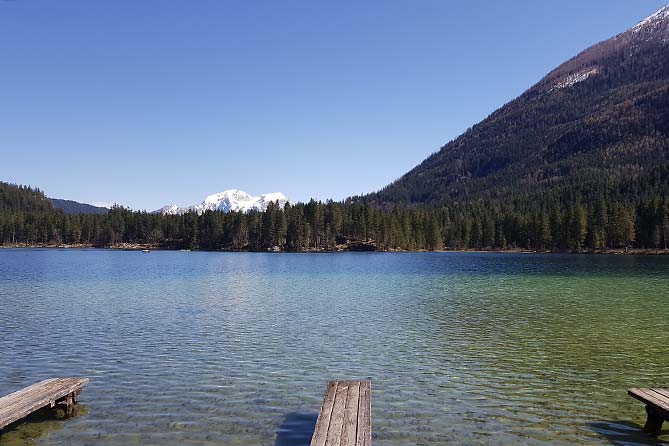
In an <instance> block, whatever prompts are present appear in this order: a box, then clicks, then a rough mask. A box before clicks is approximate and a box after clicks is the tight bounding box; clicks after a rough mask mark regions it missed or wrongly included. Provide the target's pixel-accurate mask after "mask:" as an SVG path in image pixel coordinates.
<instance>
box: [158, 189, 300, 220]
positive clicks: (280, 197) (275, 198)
mask: <svg viewBox="0 0 669 446" xmlns="http://www.w3.org/2000/svg"><path fill="white" fill-rule="evenodd" d="M270 203H278V204H279V206H281V207H283V206H285V205H286V203H288V197H286V196H285V195H284V194H282V193H281V192H272V193H269V194H261V195H258V196H253V195H250V194H248V193H246V192H244V191H242V190H239V189H228V190H224V191H223V192H219V193H216V194H211V195H208V196H207V197H205V199H204V201H202V202H201V203H199V204H194V205H192V206H188V207H185V208H181V207H178V206H177V205H175V204H172V205H167V206H163V207H162V208H160V209H158V210H157V211H154V212H155V213H157V214H170V215H181V214H185V213H188V212H195V213H197V214H202V213H204V212H205V211H223V212H233V211H241V212H250V211H264V210H266V209H267V207H268V206H269V204H270Z"/></svg>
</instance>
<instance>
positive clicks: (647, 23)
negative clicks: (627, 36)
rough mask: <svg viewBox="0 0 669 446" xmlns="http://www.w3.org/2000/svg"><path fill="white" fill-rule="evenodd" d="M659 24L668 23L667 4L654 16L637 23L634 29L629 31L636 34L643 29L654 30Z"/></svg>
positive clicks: (668, 11)
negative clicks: (649, 28)
mask: <svg viewBox="0 0 669 446" xmlns="http://www.w3.org/2000/svg"><path fill="white" fill-rule="evenodd" d="M661 22H669V4H666V5H664V6H663V7H662V8H660V9H659V10H658V11H657V12H656V13H655V14H652V15H649V16H648V17H646V18H645V19H643V20H642V21H640V22H639V23H637V24H636V25H635V26H634V27H632V29H631V31H636V32H638V31H640V30H642V29H644V28H648V27H651V28H654V27H655V25H657V24H658V23H661Z"/></svg>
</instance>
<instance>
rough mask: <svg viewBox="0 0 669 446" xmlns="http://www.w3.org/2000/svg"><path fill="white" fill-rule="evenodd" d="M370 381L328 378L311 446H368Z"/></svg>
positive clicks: (370, 420) (370, 432)
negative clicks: (331, 379) (330, 379)
mask: <svg viewBox="0 0 669 446" xmlns="http://www.w3.org/2000/svg"><path fill="white" fill-rule="evenodd" d="M371 444H372V382H371V381H330V382H329V383H328V387H327V390H326V391H325V396H324V397H323V405H322V406H321V412H320V413H319V414H318V420H317V421H316V429H315V430H314V436H313V437H312V438H311V446H371Z"/></svg>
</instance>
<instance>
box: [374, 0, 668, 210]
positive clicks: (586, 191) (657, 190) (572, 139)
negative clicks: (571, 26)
mask: <svg viewBox="0 0 669 446" xmlns="http://www.w3.org/2000/svg"><path fill="white" fill-rule="evenodd" d="M668 136H669V7H664V8H663V9H661V10H660V11H658V12H657V13H656V14H654V15H652V16H650V17H649V18H647V19H646V20H644V21H643V22H641V23H639V24H638V25H637V26H635V27H633V28H631V29H630V30H628V31H626V32H624V33H622V34H619V35H617V36H615V37H613V38H611V39H609V40H607V41H604V42H601V43H599V44H597V45H594V46H592V47H591V48H589V49H587V50H585V51H583V52H582V53H581V54H579V55H577V56H576V57H574V58H572V59H571V60H569V61H567V62H565V63H564V64H562V65H561V66H559V67H558V68H556V69H555V70H553V71H552V72H550V73H549V74H548V75H547V76H546V77H545V78H544V79H542V80H541V81H540V82H538V83H537V84H536V85H534V86H533V87H531V88H530V89H529V90H527V91H526V92H525V93H524V94H522V95H521V96H520V97H518V98H517V99H515V100H513V101H511V102H510V103H508V104H506V105H504V106H503V107H501V108H500V109H499V110H497V111H496V112H494V113H493V114H491V115H490V116H489V117H488V118H487V119H485V120H483V121H482V122H480V123H479V124H477V125H475V126H474V127H472V128H471V129H470V130H468V131H467V132H466V133H464V134H463V135H461V136H460V137H459V138H457V139H455V140H454V141H451V142H449V143H448V144H446V145H445V146H444V147H443V148H442V149H441V150H439V151H438V152H437V153H435V154H433V155H432V156H430V157H429V158H427V159H426V160H425V161H423V162H422V163H421V164H420V165H419V166H417V167H415V168H414V169H412V170H411V171H410V172H408V173H407V174H405V175H404V176H402V177H401V178H400V179H398V180H397V181H395V182H394V183H392V184H390V185H389V186H387V187H385V188H384V189H382V190H380V191H379V192H377V193H374V194H371V195H370V196H369V197H368V198H370V199H371V200H373V201H375V202H377V203H381V204H388V203H410V204H433V205H452V204H453V203H460V204H463V203H468V202H469V203H472V202H480V201H484V202H486V203H488V204H489V205H491V206H493V207H495V208H501V209H504V208H506V209H507V210H506V212H508V210H509V209H514V210H517V211H535V210H540V209H546V208H551V207H554V206H556V205H557V206H565V205H573V204H584V205H587V204H589V203H594V202H596V201H598V200H604V201H606V202H608V203H613V202H623V203H634V204H636V203H638V202H639V201H640V200H644V199H656V198H659V197H663V196H665V195H667V193H668V192H669V138H668Z"/></svg>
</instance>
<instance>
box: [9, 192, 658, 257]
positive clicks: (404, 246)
mask: <svg viewBox="0 0 669 446" xmlns="http://www.w3.org/2000/svg"><path fill="white" fill-rule="evenodd" d="M31 193H33V190H31ZM38 202H40V203H41V199H38ZM22 203H23V204H22V205H21V206H10V205H8V204H7V202H5V203H4V207H3V208H2V209H3V210H2V211H1V212H0V244H2V245H60V244H67V245H90V246H97V247H107V246H118V245H120V244H123V243H127V244H147V245H152V246H156V247H163V248H174V249H204V250H231V251H267V250H277V249H279V250H285V251H294V252H300V251H330V250H336V249H342V248H353V249H356V247H360V246H362V247H363V248H364V249H376V250H381V251H385V250H441V249H513V248H519V249H532V250H570V251H579V250H598V249H608V248H624V247H636V248H656V249H666V248H667V246H668V245H669V201H668V200H665V199H656V200H650V201H645V202H642V203H639V204H636V205H632V204H626V203H606V202H605V201H604V200H600V201H598V202H595V203H593V204H584V205H580V204H577V205H566V206H565V205H556V206H555V207H552V208H544V209H538V210H535V211H527V212H520V211H513V210H508V209H503V208H501V207H499V206H497V205H495V204H494V203H486V202H481V203H477V204H472V203H467V204H453V205H451V206H443V207H439V208H427V207H413V208H412V207H407V206H402V205H395V206H393V207H391V208H381V207H379V206H377V205H375V204H372V203H362V202H359V201H355V202H352V201H349V202H332V201H328V202H320V201H315V200H311V201H310V202H308V203H297V204H288V205H286V206H285V208H281V207H280V206H278V205H277V204H270V205H269V207H268V208H267V210H266V211H264V212H249V213H242V212H230V213H223V212H218V211H207V212H205V213H203V214H201V215H198V214H195V213H188V214H184V215H160V214H153V213H147V212H137V211H132V210H129V209H125V208H123V207H114V208H112V209H111V210H110V211H109V212H108V213H107V214H102V215H96V214H65V213H63V212H61V211H58V210H55V209H53V208H51V209H44V208H43V207H41V206H40V207H37V208H35V209H26V207H25V203H24V202H22ZM10 208H11V209H10ZM360 244H362V245H360Z"/></svg>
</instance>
